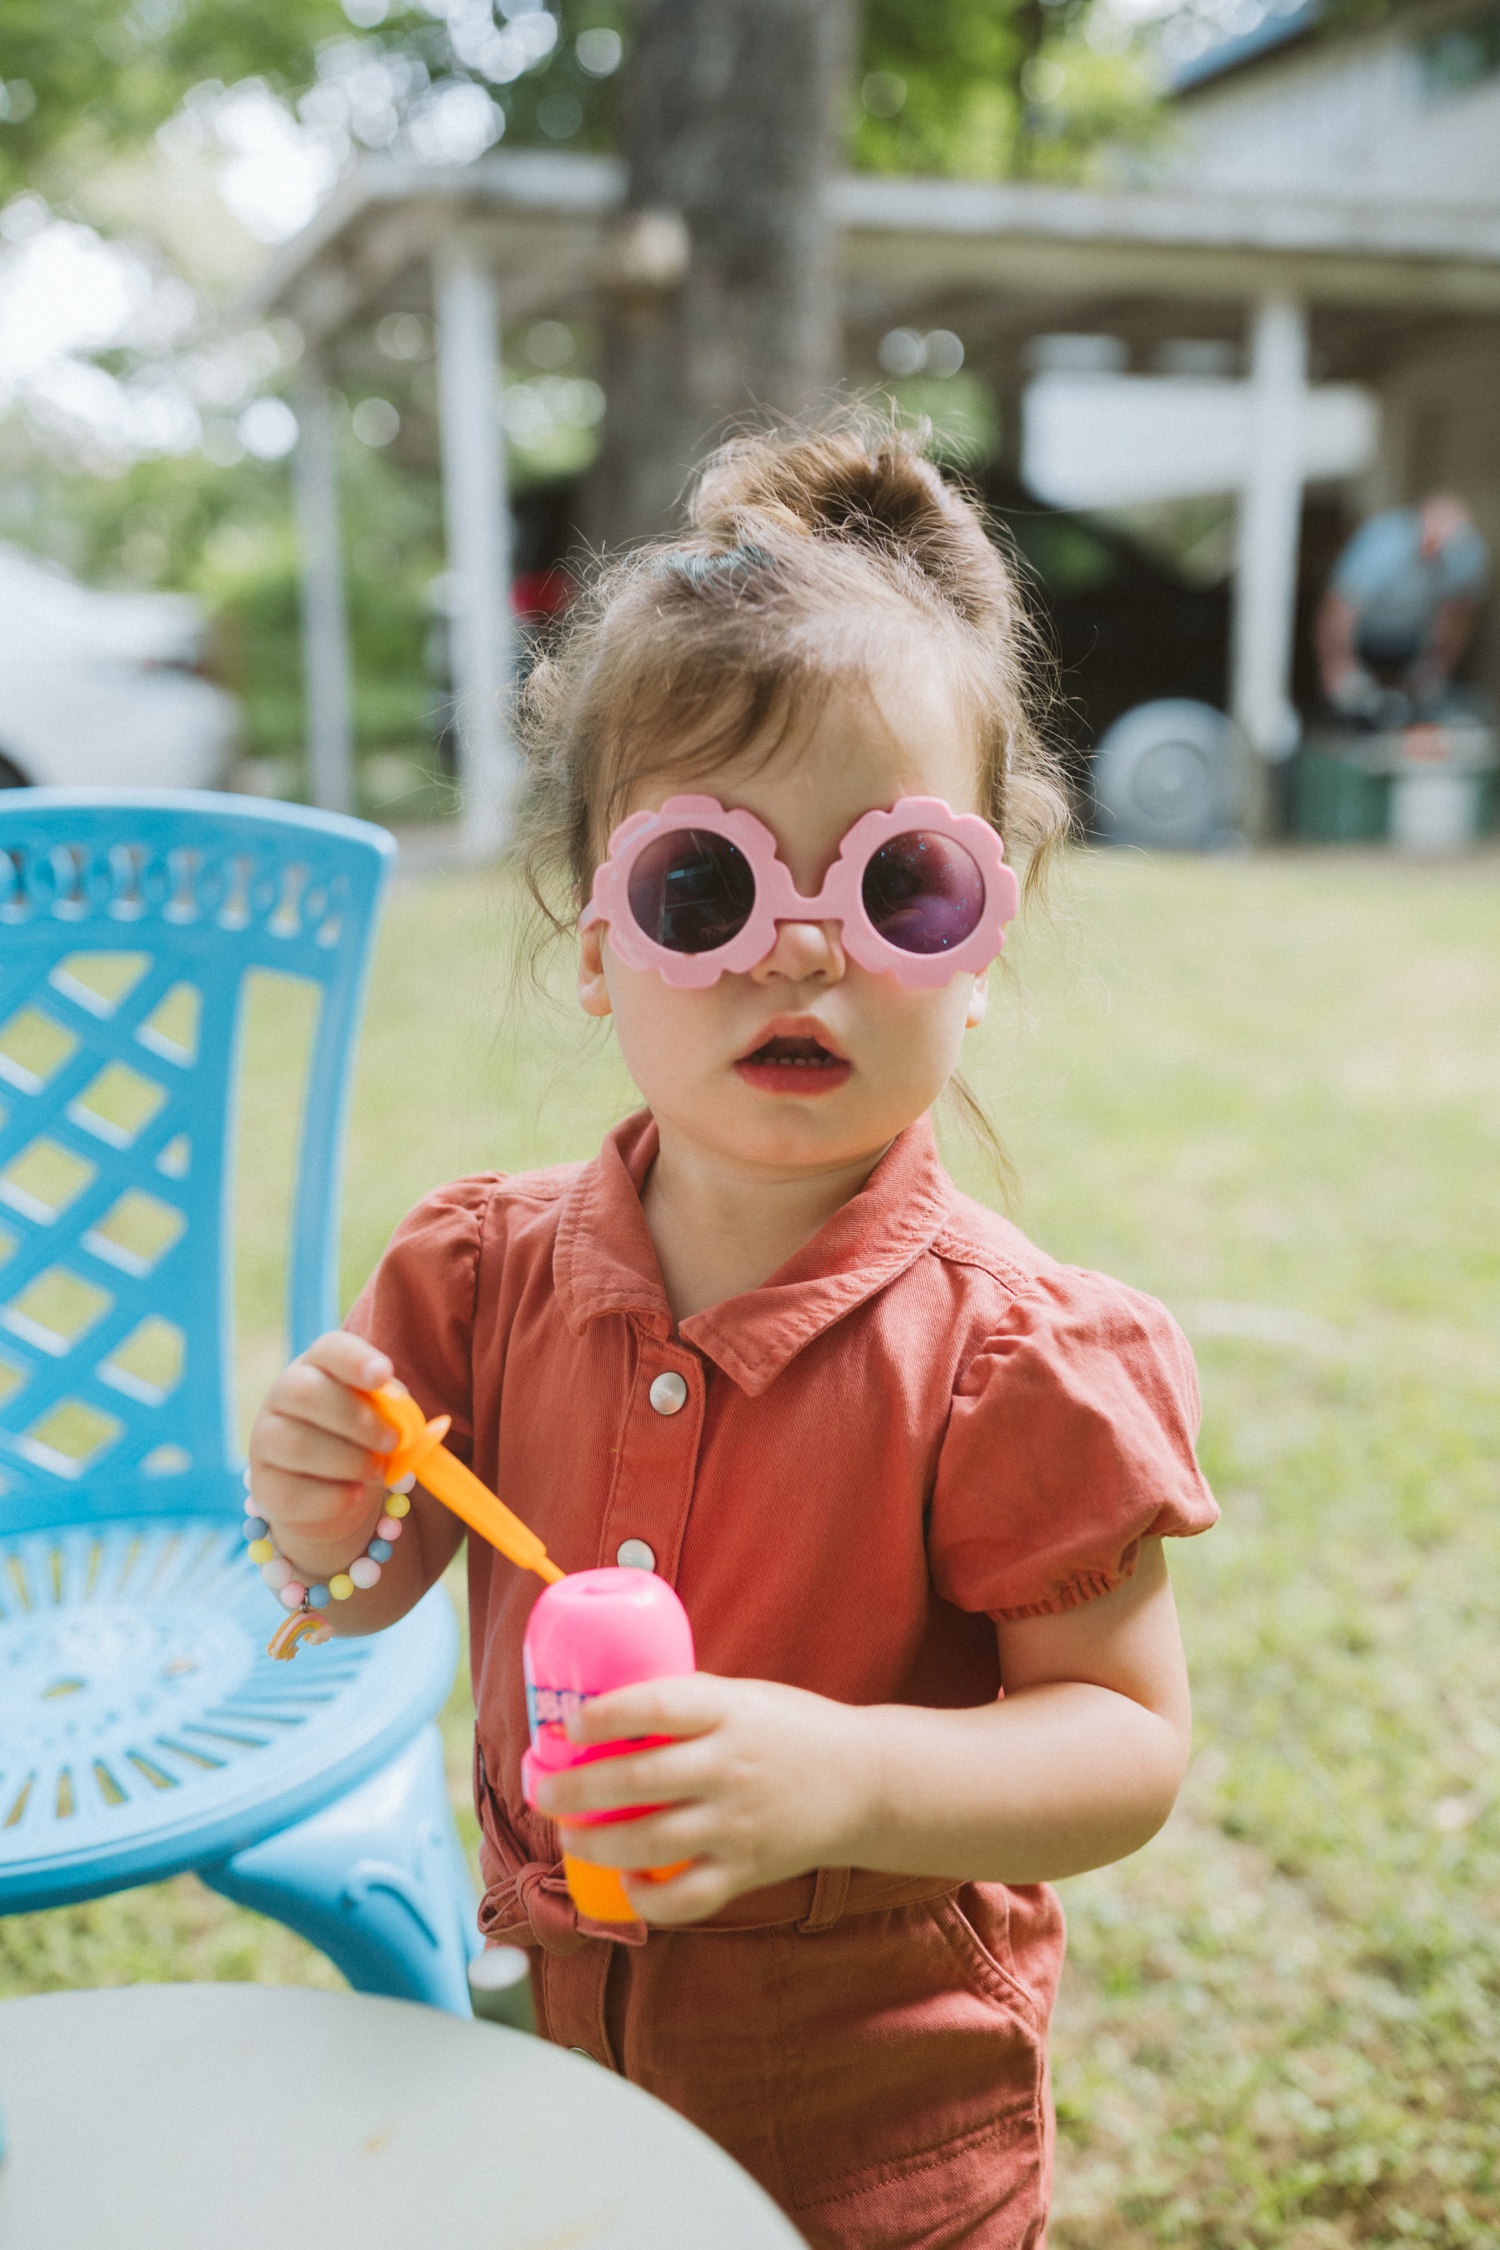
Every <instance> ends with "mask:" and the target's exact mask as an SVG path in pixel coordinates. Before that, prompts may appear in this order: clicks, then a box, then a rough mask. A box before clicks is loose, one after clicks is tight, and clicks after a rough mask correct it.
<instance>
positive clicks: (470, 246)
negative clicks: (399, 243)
mask: <svg viewBox="0 0 1500 2250" xmlns="http://www.w3.org/2000/svg"><path fill="white" fill-rule="evenodd" d="M433 299H434V303H435V305H436V308H437V332H438V401H439V407H440V411H441V421H442V454H443V516H444V522H445V524H446V528H447V540H448V577H449V584H450V587H451V589H452V593H451V597H450V604H449V613H448V616H449V632H450V636H451V645H452V651H453V691H454V697H455V702H456V711H455V719H456V732H457V736H458V745H459V751H458V759H459V782H460V786H461V789H462V792H463V827H464V849H465V852H466V854H467V855H468V856H469V857H470V858H473V859H488V858H491V857H492V856H493V855H494V853H495V852H497V851H498V850H499V849H500V846H501V845H502V844H503V843H504V841H505V836H506V831H507V827H508V825H509V813H510V804H511V797H512V794H513V792H514V789H515V786H516V781H517V779H518V765H517V760H516V755H515V751H514V749H513V747H512V744H511V740H510V733H509V728H508V726H507V723H506V699H507V697H508V695H509V693H510V683H511V660H512V637H511V623H510V517H509V513H508V509H507V496H506V490H505V447H504V440H503V438H502V436H501V431H500V306H499V297H498V293H497V291H496V288H495V282H494V277H493V276H492V274H491V273H490V271H489V268H488V266H487V264H486V263H485V261H484V258H483V257H482V255H481V253H480V251H479V249H478V247H477V245H476V244H475V243H474V242H473V241H472V240H470V239H469V238H468V237H467V236H466V235H465V234H463V233H462V232H461V231H457V230H455V232H454V234H453V236H452V238H451V239H450V240H449V241H448V242H445V243H444V244H443V246H442V248H441V249H440V250H439V252H438V255H437V257H436V258H435V260H434V263H433Z"/></svg>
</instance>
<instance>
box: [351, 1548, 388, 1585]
mask: <svg viewBox="0 0 1500 2250" xmlns="http://www.w3.org/2000/svg"><path fill="white" fill-rule="evenodd" d="M348 1576H349V1578H350V1579H351V1580H352V1582H353V1583H354V1584H355V1585H356V1586H358V1587H359V1588H360V1589H361V1590H362V1591H363V1592H365V1593H368V1592H369V1590H370V1588H371V1587H372V1586H378V1585H379V1584H380V1565H379V1563H378V1562H375V1561H374V1560H372V1558H371V1557H370V1556H369V1555H361V1556H360V1557H359V1558H358V1560H357V1561H355V1562H352V1563H351V1564H350V1565H349V1569H348Z"/></svg>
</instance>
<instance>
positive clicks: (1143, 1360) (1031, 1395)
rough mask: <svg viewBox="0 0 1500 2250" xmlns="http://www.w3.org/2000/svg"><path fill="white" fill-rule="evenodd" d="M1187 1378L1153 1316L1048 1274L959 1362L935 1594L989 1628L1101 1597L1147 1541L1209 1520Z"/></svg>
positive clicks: (1143, 1307) (934, 1522) (946, 1446)
mask: <svg viewBox="0 0 1500 2250" xmlns="http://www.w3.org/2000/svg"><path fill="white" fill-rule="evenodd" d="M1198 1411H1199V1410H1198V1381H1197V1375H1196V1372H1195V1369H1194V1366H1193V1355H1192V1352H1191V1351H1190V1349H1189V1347H1188V1343H1187V1339H1186V1338H1185V1337H1184V1335H1183V1334H1182V1331H1181V1330H1180V1329H1179V1328H1178V1326H1177V1324H1176V1322H1175V1321H1174V1320H1173V1319H1172V1317H1171V1315H1170V1314H1169V1313H1168V1312H1167V1311H1166V1310H1165V1308H1164V1307H1163V1306H1161V1305H1159V1304H1157V1302H1156V1301H1155V1299H1154V1298H1151V1297H1145V1296H1141V1295H1140V1294H1138V1293H1137V1292H1136V1291H1135V1290H1133V1289H1127V1288H1125V1287H1124V1286H1123V1284H1121V1283H1119V1282H1115V1281H1110V1280H1108V1279H1107V1278H1106V1277H1105V1276H1104V1275H1102V1274H1093V1273H1085V1272H1082V1271H1080V1270H1079V1269H1077V1268H1074V1267H1064V1266H1058V1267H1052V1268H1051V1269H1050V1270H1048V1271H1047V1272H1045V1273H1043V1274H1041V1275H1040V1276H1036V1277H1033V1278H1031V1279H1030V1280H1029V1281H1028V1282H1027V1283H1026V1285H1025V1286H1024V1287H1023V1288H1022V1289H1021V1290H1019V1291H1018V1292H1017V1294H1016V1295H1015V1297H1014V1298H1013V1299H1012V1300H1011V1303H1010V1305H1009V1307H1008V1308H1007V1310H1006V1311H1005V1312H1004V1313H1003V1314H1002V1316H1001V1318H1000V1320H999V1321H998V1322H997V1324H996V1325H995V1326H994V1327H993V1328H992V1329H991V1331H990V1333H989V1334H988V1335H987V1336H986V1338H985V1340H984V1342H983V1344H982V1345H981V1347H980V1349H979V1350H978V1351H976V1352H975V1353H973V1354H972V1356H971V1357H970V1358H969V1360H968V1362H967V1364H966V1365H965V1366H964V1367H963V1369H962V1371H961V1373H960V1375H959V1379H958V1381H957V1383H956V1385H955V1388H954V1396H953V1406H952V1411H951V1414H950V1417H949V1422H948V1428H947V1431H946V1434H945V1437H944V1440H943V1445H942V1450H941V1454H940V1456H939V1461H938V1470H937V1477H936V1481H935V1485H934V1489H933V1500H932V1513H931V1518H930V1522H929V1531H928V1558H929V1562H930V1566H931V1570H932V1576H933V1581H934V1584H935V1585H936V1588H937V1591H938V1592H939V1593H940V1594H941V1595H942V1597H943V1599H944V1600H945V1601H949V1602H952V1603H953V1604H954V1605H955V1606H956V1607H957V1608H959V1609H965V1610H971V1611H986V1612H988V1614H989V1615H990V1616H992V1617H994V1618H996V1619H997V1620H1006V1619H1015V1618H1022V1617H1040V1616H1045V1615H1047V1614H1049V1613H1052V1612H1055V1611H1058V1610H1064V1609H1071V1608H1072V1607H1074V1605H1075V1604H1076V1603H1079V1602H1085V1601H1090V1600H1092V1599H1093V1598H1094V1597H1095V1596H1097V1595H1099V1594H1106V1593H1109V1592H1110V1591H1111V1589H1112V1588H1114V1587H1115V1586H1118V1585H1119V1584H1120V1583H1121V1581H1122V1580H1124V1579H1126V1578H1128V1577H1129V1576H1130V1574H1131V1572H1132V1571H1133V1570H1134V1568H1135V1562H1136V1555H1137V1553H1138V1550H1139V1547H1140V1543H1141V1541H1142V1540H1143V1539H1147V1538H1163V1537H1165V1538H1184V1537H1188V1536H1190V1535H1191V1534H1192V1533H1194V1532H1198V1531H1206V1530H1207V1529H1208V1528H1209V1526H1210V1524H1212V1523H1213V1522H1215V1521H1216V1519H1217V1517H1218V1513H1219V1511H1218V1508H1217V1506H1216V1505H1215V1502H1214V1499H1213V1495H1212V1494H1211V1493H1210V1491H1209V1489H1208V1486H1207V1485H1206V1484H1205V1482H1204V1480H1203V1477H1202V1474H1201V1473H1200V1471H1199V1468H1198V1464H1197V1460H1196V1457H1195V1455H1194V1451H1193V1441H1194V1439H1195V1437H1196V1435H1197V1429H1198Z"/></svg>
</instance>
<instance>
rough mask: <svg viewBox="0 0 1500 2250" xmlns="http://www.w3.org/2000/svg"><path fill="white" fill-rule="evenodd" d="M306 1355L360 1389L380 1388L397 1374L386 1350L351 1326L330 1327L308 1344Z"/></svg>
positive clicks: (329, 1371) (340, 1379)
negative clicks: (375, 1344) (355, 1332)
mask: <svg viewBox="0 0 1500 2250" xmlns="http://www.w3.org/2000/svg"><path fill="white" fill-rule="evenodd" d="M302 1357H303V1359H304V1360H310V1361H311V1362H312V1364H313V1366H314V1367H318V1368H321V1369H322V1371H323V1373H324V1374H325V1375H331V1376H332V1377H333V1379H334V1381H335V1382H338V1383H348V1384H350V1385H351V1386H352V1387H353V1388H354V1389H355V1390H357V1391H378V1390H379V1388H380V1386H381V1384H382V1383H388V1382H389V1381H390V1379H391V1377H392V1375H393V1374H394V1373H395V1369H394V1368H393V1367H392V1365H391V1363H390V1361H389V1360H388V1359H387V1357H386V1355H385V1353H384V1352H382V1351H378V1350H377V1349H376V1347H375V1346H374V1345H373V1344H367V1343H366V1342H365V1339H364V1337H363V1336H355V1335H351V1333H350V1331H349V1330H348V1329H347V1328H330V1329H329V1330H328V1331H327V1332H326V1333H325V1334H324V1335H322V1336H319V1337H318V1338H317V1339H316V1340H315V1341H314V1342H313V1343H311V1344H309V1345H308V1347H307V1350H306V1351H305V1352H304V1353H303V1354H302Z"/></svg>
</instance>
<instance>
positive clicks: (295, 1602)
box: [281, 1578, 307, 1609]
mask: <svg viewBox="0 0 1500 2250" xmlns="http://www.w3.org/2000/svg"><path fill="white" fill-rule="evenodd" d="M306 1593H307V1588H306V1587H305V1586H302V1585H299V1584H298V1582H297V1580H296V1579H295V1578H292V1579H289V1580H288V1581H287V1583H286V1585H285V1586H283V1587H282V1589H281V1606H282V1608H283V1609H300V1608H301V1607H302V1603H303V1599H304V1597H305V1595H306Z"/></svg>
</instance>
